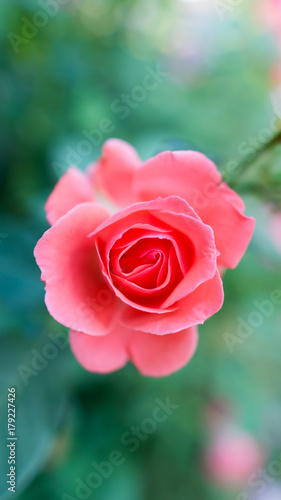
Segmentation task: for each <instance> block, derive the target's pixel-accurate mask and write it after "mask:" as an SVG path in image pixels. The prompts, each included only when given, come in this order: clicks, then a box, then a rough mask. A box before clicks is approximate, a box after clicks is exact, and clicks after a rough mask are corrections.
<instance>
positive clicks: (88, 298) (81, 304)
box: [34, 203, 119, 335]
mask: <svg viewBox="0 0 281 500" xmlns="http://www.w3.org/2000/svg"><path fill="white" fill-rule="evenodd" d="M107 217H108V213H107V212H106V210H105V209H104V208H103V207H101V206H100V205H98V204H97V203H83V204H80V205H77V206H76V207H74V208H73V209H72V210H70V211H69V212H68V213H67V214H66V215H64V216H63V217H61V218H60V219H59V220H58V221H57V222H56V224H54V226H52V227H51V228H50V229H49V230H48V231H46V232H45V234H44V235H43V236H42V238H41V239H40V240H39V241H38V243H37V245H36V247H35V250H34V255H35V258H36V261H37V264H38V266H39V267H40V268H41V271H42V277H41V279H42V280H43V281H45V283H46V296H45V302H46V306H47V308H48V310H49V312H50V314H51V315H52V316H53V317H54V318H55V320H56V321H58V322H59V323H62V324H63V325H65V326H67V327H69V328H73V329H75V330H81V329H83V331H84V332H86V333H88V334H93V335H104V334H106V333H107V332H108V331H109V330H110V329H111V327H112V323H113V322H114V321H116V320H117V314H118V310H119V307H117V306H118V305H119V304H117V302H118V299H116V297H115V295H114V294H113V293H112V291H110V290H109V289H108V287H107V285H106V283H105V281H104V279H103V276H102V274H101V272H100V269H99V263H98V258H97V255H96V250H95V247H94V245H93V241H92V240H91V239H89V238H88V235H89V233H90V232H91V231H93V230H94V229H95V228H96V227H97V226H98V225H99V224H100V223H101V222H102V221H104V220H105V219H106V218H107ZM105 295H106V296H105ZM105 299H106V300H105ZM104 302H106V303H107V306H105V305H104Z"/></svg>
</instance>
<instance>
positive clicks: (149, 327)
mask: <svg viewBox="0 0 281 500" xmlns="http://www.w3.org/2000/svg"><path fill="white" fill-rule="evenodd" d="M223 299H224V294H223V286H222V280H221V277H220V275H219V272H218V271H216V273H215V275H214V277H213V278H212V279H210V280H209V281H206V282H205V283H202V285H200V286H199V287H198V288H196V290H194V292H192V293H191V294H189V295H188V296H187V297H185V298H183V299H181V300H179V301H178V302H177V303H176V304H175V306H177V309H175V310H174V311H171V312H168V313H166V314H159V313H148V312H145V311H139V310H137V309H133V308H131V307H126V308H125V309H124V312H123V316H122V322H123V324H124V326H125V327H126V328H133V329H134V330H140V331H143V332H147V333H154V334H157V335H165V334H169V333H174V332H179V331H181V330H185V329H186V328H190V327H191V326H195V325H198V324H202V323H204V321H205V320H206V319H208V318H210V317H211V316H213V314H215V313H216V312H218V311H219V310H220V309H221V307H222V304H223Z"/></svg>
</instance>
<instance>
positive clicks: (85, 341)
mask: <svg viewBox="0 0 281 500" xmlns="http://www.w3.org/2000/svg"><path fill="white" fill-rule="evenodd" d="M69 341H70V345H71V349H72V351H73V353H74V355H75V356H76V358H77V359H78V361H79V363H80V364H81V365H82V366H83V367H84V368H86V370H89V371H93V372H98V373H109V372H112V371H114V370H118V369H119V368H122V367H123V366H124V365H125V364H126V362H127V361H129V360H131V361H132V362H133V363H134V364H135V365H136V367H137V368H138V369H139V371H140V372H141V373H142V374H143V375H147V376H150V377H163V376H166V375H170V374H171V373H173V372H175V371H176V370H179V369H180V368H182V367H183V366H184V365H185V364H186V363H187V362H188V361H189V360H190V359H191V357H192V356H193V354H194V352H195V350H196V347H197V342H198V333H197V329H196V328H189V329H188V330H184V331H182V332H178V333H176V334H174V335H166V336H165V337H159V336H157V335H151V334H149V333H143V332H136V331H131V330H128V329H124V327H121V326H119V327H115V328H114V330H113V332H111V333H109V334H108V335H106V336H104V337H95V336H93V335H86V334H85V333H81V332H75V331H71V332H70V338H69Z"/></svg>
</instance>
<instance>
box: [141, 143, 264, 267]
mask: <svg viewBox="0 0 281 500" xmlns="http://www.w3.org/2000/svg"><path fill="white" fill-rule="evenodd" d="M221 179H222V178H221V174H220V173H219V171H218V170H217V168H216V166H215V164H214V163H213V162H212V161H210V160H209V159H208V158H207V157H206V156H204V155H203V154H201V153H197V152H195V151H176V152H174V153H172V152H164V153H160V154H159V155H157V156H155V157H154V158H151V159H150V160H148V161H147V162H145V163H144V164H143V165H142V166H141V167H140V168H138V169H137V170H136V172H135V175H134V183H133V188H134V190H135V192H136V194H137V195H138V197H139V199H140V200H141V201H144V200H152V199H154V198H156V197H157V196H162V197H167V196H171V195H177V196H180V197H182V198H184V199H185V200H186V201H187V202H188V203H189V204H190V205H191V206H192V207H193V208H194V210H195V211H196V212H197V214H198V215H199V216H200V217H201V219H202V220H203V222H204V223H205V224H208V225H210V226H211V227H212V229H213V231H214V234H215V241H216V247H217V249H218V251H219V252H220V253H221V255H220V256H219V258H218V264H219V265H221V266H224V267H229V268H234V267H235V266H237V264H238V263H239V261H240V260H241V258H242V257H243V255H244V253H245V251H246V249H247V246H248V244H249V242H250V240H251V237H252V234H253V230H254V219H253V218H251V217H246V216H245V215H243V211H244V204H243V202H242V200H241V198H240V197H239V196H238V195H237V194H236V193H235V192H234V191H233V190H232V189H230V188H229V187H228V186H227V185H226V184H225V183H223V184H221Z"/></svg>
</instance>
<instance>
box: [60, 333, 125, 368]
mask: <svg viewBox="0 0 281 500" xmlns="http://www.w3.org/2000/svg"><path fill="white" fill-rule="evenodd" d="M114 331H115V332H116V333H115V334H113V333H109V334H108V335H105V336H103V337H96V336H95V335H87V334H86V333H82V332H76V331H73V330H72V331H70V335H69V343H70V347H71V349H72V352H73V354H74V355H75V357H76V358H77V360H78V361H79V363H80V365H82V366H83V367H84V368H85V369H86V370H88V371H90V372H97V373H110V372H113V371H115V370H119V369H120V368H122V367H123V366H124V365H125V364H126V363H127V361H129V356H128V349H127V331H125V329H124V328H122V327H121V328H120V327H119V328H118V326H117V325H116V327H115V330H114ZM134 333H135V332H134Z"/></svg>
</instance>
